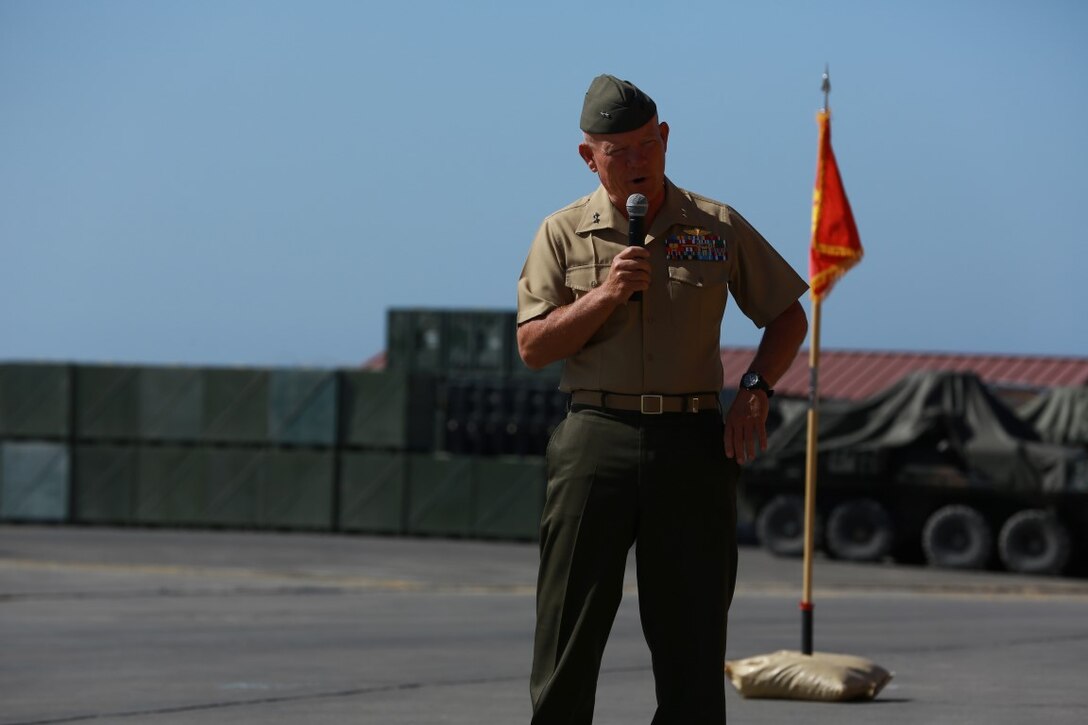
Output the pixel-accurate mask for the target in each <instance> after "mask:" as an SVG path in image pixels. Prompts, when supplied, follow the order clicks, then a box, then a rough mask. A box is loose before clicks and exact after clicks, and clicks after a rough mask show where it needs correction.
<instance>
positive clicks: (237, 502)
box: [201, 448, 268, 528]
mask: <svg viewBox="0 0 1088 725" xmlns="http://www.w3.org/2000/svg"><path fill="white" fill-rule="evenodd" d="M206 455H207V471H206V478H205V479H204V480H205V488H204V501H205V503H204V515H203V517H202V519H201V522H202V523H205V524H210V525H213V526H239V527H243V528H250V527H254V526H259V525H260V524H261V495H262V492H263V491H264V488H265V481H266V479H267V477H268V452H267V451H265V450H263V449H260V448H210V449H207V454H206Z"/></svg>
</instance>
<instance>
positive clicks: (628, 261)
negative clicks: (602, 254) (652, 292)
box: [605, 247, 650, 302]
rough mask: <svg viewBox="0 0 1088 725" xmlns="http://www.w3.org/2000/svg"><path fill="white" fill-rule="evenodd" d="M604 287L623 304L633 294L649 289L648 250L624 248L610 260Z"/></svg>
mask: <svg viewBox="0 0 1088 725" xmlns="http://www.w3.org/2000/svg"><path fill="white" fill-rule="evenodd" d="M605 287H606V289H607V290H608V291H609V292H610V293H611V294H613V295H615V296H616V297H617V298H618V299H620V300H622V301H624V302H626V301H627V300H628V299H629V298H630V297H631V295H632V294H634V293H635V292H642V291H645V290H647V289H649V287H650V250H648V249H646V248H645V247H624V249H623V251H622V252H620V253H619V254H617V255H616V256H615V258H613V259H612V266H611V268H610V269H609V271H608V280H607V281H606V282H605Z"/></svg>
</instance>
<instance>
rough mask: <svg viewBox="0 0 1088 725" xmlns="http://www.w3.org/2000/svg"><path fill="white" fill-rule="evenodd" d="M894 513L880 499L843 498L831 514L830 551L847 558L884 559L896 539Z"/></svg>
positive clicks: (838, 557)
mask: <svg viewBox="0 0 1088 725" xmlns="http://www.w3.org/2000/svg"><path fill="white" fill-rule="evenodd" d="M894 534H895V529H894V526H893V524H892V517H891V516H889V515H888V511H887V509H885V508H884V505H883V504H881V503H880V502H879V501H875V500H873V499H871V498H855V499H850V500H848V501H843V502H842V503H840V504H839V505H838V506H836V507H835V508H834V509H832V511H831V515H830V516H829V517H828V518H827V528H826V529H825V531H824V536H825V537H826V540H825V546H826V548H827V552H828V553H829V554H830V555H831V556H833V557H835V558H836V559H843V560H844V561H880V560H881V559H883V558H884V557H885V556H887V555H888V554H890V553H891V550H892V543H893V542H894V540H895V535H894Z"/></svg>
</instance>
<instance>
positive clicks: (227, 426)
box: [200, 368, 269, 444]
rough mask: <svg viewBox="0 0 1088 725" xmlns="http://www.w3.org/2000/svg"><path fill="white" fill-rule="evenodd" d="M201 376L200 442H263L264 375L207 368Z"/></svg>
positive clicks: (265, 432)
mask: <svg viewBox="0 0 1088 725" xmlns="http://www.w3.org/2000/svg"><path fill="white" fill-rule="evenodd" d="M204 376H205V377H204V422H203V425H202V426H201V431H200V439H201V441H203V442H206V443H250V444H253V443H265V442H267V441H268V377H269V376H268V371H267V370H256V369H246V368H211V369H208V370H206V371H205V373H204Z"/></svg>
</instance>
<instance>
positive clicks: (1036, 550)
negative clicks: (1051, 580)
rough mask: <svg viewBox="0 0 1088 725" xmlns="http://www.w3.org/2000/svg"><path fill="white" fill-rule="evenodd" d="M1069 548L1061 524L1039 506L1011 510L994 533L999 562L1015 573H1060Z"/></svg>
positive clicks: (1066, 536)
mask: <svg viewBox="0 0 1088 725" xmlns="http://www.w3.org/2000/svg"><path fill="white" fill-rule="evenodd" d="M1071 550H1072V544H1071V542H1070V540H1069V532H1068V531H1067V530H1066V528H1065V526H1063V525H1062V523H1061V522H1060V521H1058V519H1057V518H1056V517H1055V516H1054V515H1052V514H1050V513H1048V512H1046V511H1041V510H1039V509H1028V510H1025V511H1020V512H1018V513H1015V514H1013V515H1012V516H1011V517H1010V518H1009V520H1008V521H1006V522H1005V525H1004V526H1002V527H1001V534H1000V535H999V536H998V537H997V552H998V554H999V555H1000V556H1001V563H1003V564H1004V565H1005V568H1006V569H1008V570H1009V571H1014V572H1017V573H1019V574H1061V573H1062V571H1064V570H1065V565H1066V564H1068V563H1069V554H1070V552H1071Z"/></svg>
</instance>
